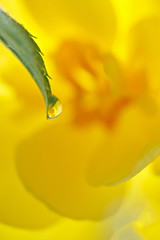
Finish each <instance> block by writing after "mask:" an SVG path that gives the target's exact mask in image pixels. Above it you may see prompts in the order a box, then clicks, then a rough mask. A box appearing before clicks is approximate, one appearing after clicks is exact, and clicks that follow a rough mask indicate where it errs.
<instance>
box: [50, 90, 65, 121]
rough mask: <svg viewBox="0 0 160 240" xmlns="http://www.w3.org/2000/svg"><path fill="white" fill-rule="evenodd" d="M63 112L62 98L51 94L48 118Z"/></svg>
mask: <svg viewBox="0 0 160 240" xmlns="http://www.w3.org/2000/svg"><path fill="white" fill-rule="evenodd" d="M61 112H62V104H61V102H60V100H59V99H58V98H57V97H56V96H54V95H49V96H48V112H47V118H48V119H53V118H56V117H58V116H59V114H60V113H61Z"/></svg>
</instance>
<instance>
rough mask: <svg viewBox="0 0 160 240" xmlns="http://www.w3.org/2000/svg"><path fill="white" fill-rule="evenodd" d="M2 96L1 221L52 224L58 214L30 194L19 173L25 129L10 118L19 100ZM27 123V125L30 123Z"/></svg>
mask: <svg viewBox="0 0 160 240" xmlns="http://www.w3.org/2000/svg"><path fill="white" fill-rule="evenodd" d="M1 89H2V88H1ZM1 98H2V97H0V106H1V105H2V106H3V107H4V110H3V107H1V109H2V113H1V125H2V126H3V127H1V138H0V145H1V151H0V189H1V191H0V222H3V223H5V224H9V225H12V226H16V227H22V228H31V229H35V228H42V227H46V226H49V225H51V224H53V223H54V222H55V223H56V222H57V221H58V220H59V219H60V218H59V216H57V215H56V214H54V213H53V212H51V211H50V210H49V209H48V208H47V207H46V206H45V205H43V204H42V203H41V202H39V201H38V200H36V199H35V198H34V197H33V196H32V195H31V194H29V193H28V192H27V191H26V190H25V188H24V187H23V185H22V183H21V181H20V179H19V178H18V176H17V174H16V170H15V163H14V152H15V146H16V145H17V143H18V142H19V139H20V138H21V134H22V135H23V134H24V133H22V131H23V129H22V127H21V124H19V125H17V124H18V123H15V122H14V121H13V122H11V121H10V119H11V118H12V114H14V111H17V104H18V103H17V102H16V98H15V97H14V95H13V97H12V98H11V97H10V98H9V99H8V101H7V100H3V101H2V100H1ZM16 103H17V104H16ZM14 105H15V106H14ZM9 106H10V108H9ZM25 127H26V128H28V127H27V125H25ZM23 128H24V125H23ZM2 239H3V238H2Z"/></svg>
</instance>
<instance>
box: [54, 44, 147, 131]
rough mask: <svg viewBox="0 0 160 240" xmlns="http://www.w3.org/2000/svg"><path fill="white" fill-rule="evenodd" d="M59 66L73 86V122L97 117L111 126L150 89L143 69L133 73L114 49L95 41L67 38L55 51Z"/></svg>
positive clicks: (88, 120) (56, 62) (80, 123)
mask: <svg viewBox="0 0 160 240" xmlns="http://www.w3.org/2000/svg"><path fill="white" fill-rule="evenodd" d="M54 59H55V64H56V67H57V70H58V71H59V73H60V74H61V76H62V77H63V79H64V80H65V81H67V82H68V83H69V84H71V85H72V87H73V88H74V96H73V97H72V99H71V101H72V102H71V103H72V106H73V113H74V123H75V124H78V125H83V124H87V123H91V122H93V121H98V122H101V123H103V124H105V126H106V127H107V128H108V129H112V128H113V127H114V126H115V124H116V122H117V120H118V118H119V116H120V115H121V114H122V112H123V111H124V109H125V108H126V107H127V106H129V105H130V104H131V103H132V102H133V101H135V100H136V99H138V98H139V97H140V96H142V95H143V94H144V93H145V92H146V90H147V81H146V77H145V74H144V72H143V71H137V72H134V73H132V72H131V71H127V70H126V69H124V67H123V66H121V65H120V63H119V61H118V60H117V59H116V58H115V57H114V56H113V54H111V53H107V54H104V53H101V51H100V50H99V49H97V48H96V47H95V46H94V45H92V44H87V43H83V42H78V41H66V42H63V44H61V46H60V47H59V49H58V50H57V52H56V53H55V55H54Z"/></svg>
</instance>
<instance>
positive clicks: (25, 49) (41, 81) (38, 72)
mask: <svg viewBox="0 0 160 240" xmlns="http://www.w3.org/2000/svg"><path fill="white" fill-rule="evenodd" d="M0 41H1V42H2V43H3V44H4V45H5V46H6V47H7V48H8V49H9V50H10V51H11V52H12V53H13V54H14V55H15V56H16V57H17V58H18V59H19V60H20V61H21V62H22V63H23V65H24V66H25V67H26V68H27V69H28V71H29V72H30V74H31V75H32V77H33V79H34V80H35V82H36V83H37V85H38V87H39V88H40V91H41V93H42V95H43V98H44V100H45V104H46V110H47V118H54V117H57V116H58V115H59V114H60V113H61V111H62V105H61V103H60V101H59V99H58V98H57V97H56V96H54V95H53V94H52V92H51V87H50V84H49V80H48V79H49V75H48V73H47V70H46V67H45V64H44V61H43V58H42V52H41V50H40V48H39V47H38V45H37V44H36V42H35V41H34V40H33V36H32V35H31V34H30V33H29V32H28V31H27V30H26V29H25V28H24V27H23V26H22V25H20V24H19V23H18V22H16V21H15V20H14V19H13V18H11V17H10V16H9V15H8V14H7V13H6V12H5V11H3V10H2V9H0Z"/></svg>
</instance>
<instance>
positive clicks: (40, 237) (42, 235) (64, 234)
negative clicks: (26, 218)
mask: <svg viewBox="0 0 160 240" xmlns="http://www.w3.org/2000/svg"><path fill="white" fill-rule="evenodd" d="M96 228H97V226H96V223H94V222H88V221H72V220H69V219H64V220H63V221H61V222H59V223H58V224H56V225H52V226H50V227H49V228H46V229H42V230H37V231H35V230H34V231H33V230H32V231H31V230H24V229H20V228H13V227H10V226H7V225H2V224H1V225H0V239H3V240H12V239H14V240H22V239H23V240H53V239H56V240H75V239H76V240H81V239H83V240H97V239H99V240H100V238H99V234H98V233H97V231H96Z"/></svg>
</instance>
